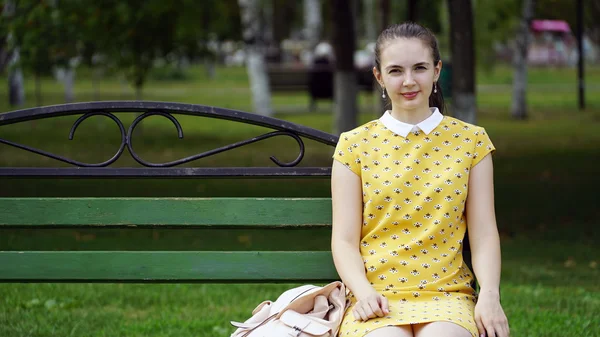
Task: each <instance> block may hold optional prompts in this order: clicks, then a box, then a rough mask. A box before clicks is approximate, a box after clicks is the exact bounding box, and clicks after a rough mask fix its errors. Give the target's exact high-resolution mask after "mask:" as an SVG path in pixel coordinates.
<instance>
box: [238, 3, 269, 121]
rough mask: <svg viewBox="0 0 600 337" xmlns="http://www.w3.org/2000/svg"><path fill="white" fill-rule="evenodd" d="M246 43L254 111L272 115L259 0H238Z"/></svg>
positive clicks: (265, 44) (265, 42)
mask: <svg viewBox="0 0 600 337" xmlns="http://www.w3.org/2000/svg"><path fill="white" fill-rule="evenodd" d="M238 3H239V6H240V14H241V21H242V27H243V28H242V29H243V34H242V35H243V37H244V42H245V45H246V68H247V69H248V78H249V80H250V89H251V90H252V99H253V102H254V111H255V112H256V113H258V114H260V115H263V116H272V115H273V109H272V108H271V90H270V87H269V77H268V76H267V65H266V62H265V54H266V48H267V41H265V40H266V39H265V27H264V23H263V19H262V15H261V7H260V1H259V0H238Z"/></svg>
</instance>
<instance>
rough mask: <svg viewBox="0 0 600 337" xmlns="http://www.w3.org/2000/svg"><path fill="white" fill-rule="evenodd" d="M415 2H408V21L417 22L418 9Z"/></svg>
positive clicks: (411, 0) (414, 0)
mask: <svg viewBox="0 0 600 337" xmlns="http://www.w3.org/2000/svg"><path fill="white" fill-rule="evenodd" d="M417 6H418V3H417V0H408V21H412V22H417V21H419V8H418V7H417Z"/></svg>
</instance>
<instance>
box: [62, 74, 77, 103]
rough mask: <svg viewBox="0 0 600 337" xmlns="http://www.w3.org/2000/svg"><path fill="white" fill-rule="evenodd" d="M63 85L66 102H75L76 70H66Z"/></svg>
mask: <svg viewBox="0 0 600 337" xmlns="http://www.w3.org/2000/svg"><path fill="white" fill-rule="evenodd" d="M64 71H65V73H64V78H63V84H64V86H65V102H66V103H71V102H73V101H74V100H75V93H74V89H73V87H74V82H75V69H73V68H72V67H70V66H67V67H66V68H65V70H64Z"/></svg>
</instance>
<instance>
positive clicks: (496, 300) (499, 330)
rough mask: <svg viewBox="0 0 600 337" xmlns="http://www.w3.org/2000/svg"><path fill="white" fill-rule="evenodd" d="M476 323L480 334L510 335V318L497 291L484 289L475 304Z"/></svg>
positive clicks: (488, 335)
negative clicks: (503, 308) (505, 312)
mask: <svg viewBox="0 0 600 337" xmlns="http://www.w3.org/2000/svg"><path fill="white" fill-rule="evenodd" d="M475 323H476V324H477V329H478V330H479V335H480V336H486V337H509V336H510V331H509V328H508V319H506V315H505V314H504V310H502V306H501V305H500V295H499V294H498V293H497V292H490V291H485V290H483V291H482V292H481V293H480V294H479V298H478V299H477V304H476V305H475Z"/></svg>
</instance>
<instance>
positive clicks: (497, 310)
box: [466, 155, 508, 336]
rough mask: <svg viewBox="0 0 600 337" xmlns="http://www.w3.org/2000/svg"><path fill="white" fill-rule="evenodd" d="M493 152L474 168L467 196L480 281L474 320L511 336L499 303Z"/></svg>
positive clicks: (491, 332)
mask: <svg viewBox="0 0 600 337" xmlns="http://www.w3.org/2000/svg"><path fill="white" fill-rule="evenodd" d="M493 171H494V170H493V162H492V156H491V155H487V156H486V157H485V158H483V159H482V160H481V161H480V162H479V163H477V165H475V166H474V167H473V168H472V169H471V173H470V177H469V195H468V197H467V206H466V208H467V209H466V214H467V225H468V232H469V242H470V245H471V254H472V262H473V271H474V272H475V275H476V277H477V281H478V282H479V285H480V293H479V299H478V302H477V306H476V308H475V320H476V322H477V326H478V328H479V330H480V333H483V332H486V331H487V334H488V336H494V333H496V334H497V335H498V336H508V322H507V319H506V316H505V315H504V312H503V310H502V307H501V306H500V267H501V258H500V237H499V235H498V228H497V225H496V215H495V209H494V177H493V176H494V172H493Z"/></svg>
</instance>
